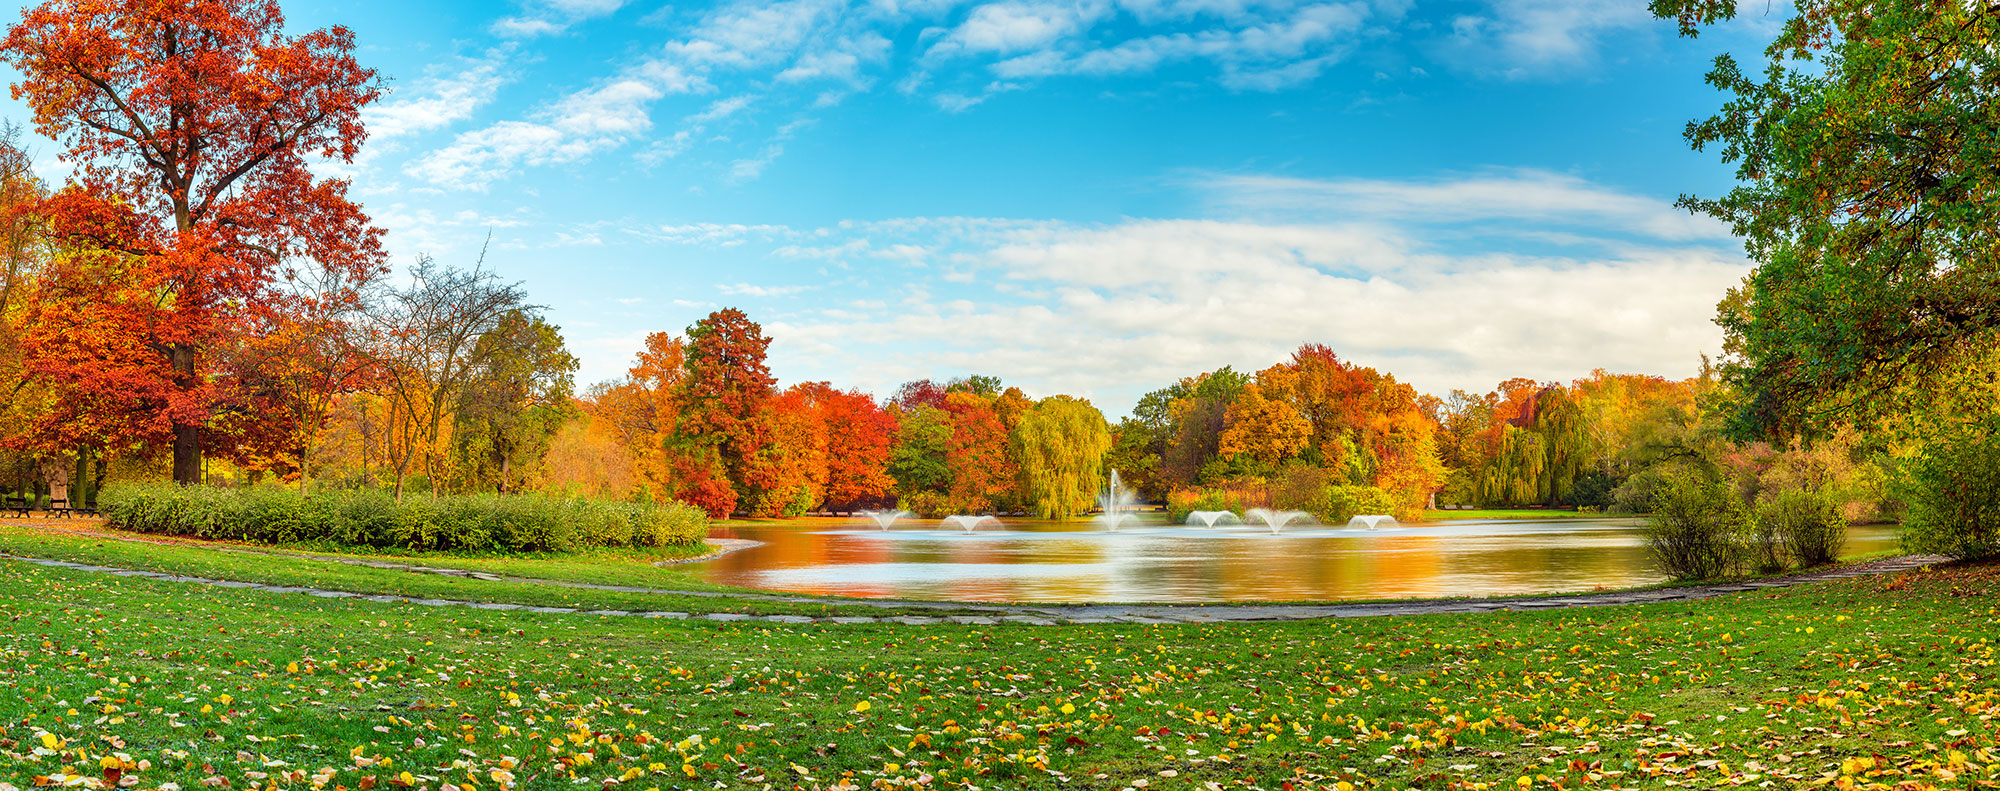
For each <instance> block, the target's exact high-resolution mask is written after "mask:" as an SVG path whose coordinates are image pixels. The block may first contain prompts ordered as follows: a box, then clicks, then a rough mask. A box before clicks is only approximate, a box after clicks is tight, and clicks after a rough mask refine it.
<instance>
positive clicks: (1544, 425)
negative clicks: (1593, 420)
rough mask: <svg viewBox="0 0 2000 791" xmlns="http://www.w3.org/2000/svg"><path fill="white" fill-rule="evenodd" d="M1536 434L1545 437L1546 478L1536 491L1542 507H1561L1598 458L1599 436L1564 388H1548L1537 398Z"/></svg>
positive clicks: (1543, 460)
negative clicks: (1577, 482)
mask: <svg viewBox="0 0 2000 791" xmlns="http://www.w3.org/2000/svg"><path fill="white" fill-rule="evenodd" d="M1535 433H1536V434H1539V435H1541V438H1542V479H1541V480H1540V481H1538V482H1537V486H1536V489H1538V490H1539V491H1538V493H1539V494H1540V495H1541V497H1540V499H1541V501H1542V504H1544V505H1549V506H1555V505H1561V504H1562V503H1563V502H1564V501H1566V500H1568V499H1569V496H1570V494H1571V493H1572V492H1574V491H1575V490H1576V478H1577V476H1578V475H1581V474H1582V473H1583V466H1584V465H1585V464H1586V463H1588V462H1589V461H1590V459H1591V458H1593V457H1594V456H1595V450H1596V448H1595V444H1596V443H1595V442H1594V438H1595V433H1594V432H1592V431H1591V425H1590V419H1589V416H1587V415H1585V414H1584V411H1583V408H1582V406H1580V405H1579V404H1577V402H1576V399H1575V398H1572V397H1570V394H1569V390H1568V389H1566V388H1562V387H1551V388H1548V389H1545V390H1543V391H1542V392H1541V394H1540V395H1538V396H1536V398H1535Z"/></svg>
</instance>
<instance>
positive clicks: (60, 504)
mask: <svg viewBox="0 0 2000 791" xmlns="http://www.w3.org/2000/svg"><path fill="white" fill-rule="evenodd" d="M42 512H43V513H45V514H48V516H49V518H50V519H56V518H60V517H65V516H69V501H68V500H58V499H55V498H53V497H52V498H49V507H47V508H44V509H42Z"/></svg>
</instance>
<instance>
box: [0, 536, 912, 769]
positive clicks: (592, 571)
mask: <svg viewBox="0 0 2000 791" xmlns="http://www.w3.org/2000/svg"><path fill="white" fill-rule="evenodd" d="M93 529H102V528H98V527H93ZM230 546H231V545H220V544H214V543H204V544H185V545H183V544H157V543H140V542H134V541H117V540H110V539H103V538H93V537H91V536H88V535H82V534H77V533H74V532H70V531H67V530H63V529H48V528H36V527H19V526H0V552H11V553H15V554H20V555H26V556H30V557H39V558H51V559H55V560H67V561H72V562H76V563H89V564H93V565H102V566H111V567H115V568H128V569H137V570H141V571H156V572H165V573H173V574H183V575H189V576H199V577H208V578H212V579H225V580H238V581H243V582H256V583H262V584H267V585H298V586H304V587H314V588H324V589H328V590H342V591H352V592H355V593H380V594H387V595H392V596H404V597H408V598H412V599H424V598H433V599H460V600H467V601H482V602H499V603H505V604H520V605H526V606H546V607H575V608H580V609H593V610H633V611H638V610H672V611H680V612H690V613H706V612H720V611H727V612H745V613H756V614H798V615H884V614H894V613H895V612H896V611H895V610H884V609H882V608H878V607H869V608H860V607H854V606H848V605H841V604H839V600H837V599H829V600H827V601H826V603H824V604H822V603H817V602H814V603H803V604H800V603H786V602H767V601H758V600H756V599H746V598H737V597H730V598H715V597H705V596H688V595H676V594H674V593H626V592H619V591H600V590H591V589H586V588H564V587H557V586H551V585H537V584H530V583H513V582H493V581H487V580H477V579H465V578H460V577H448V576H442V575H437V574H424V573H414V572H410V571H402V570H395V569H378V568H370V567H367V566H355V565H347V564H342V563H335V562H332V561H328V560H324V559H316V558H311V557H305V556H304V555H303V554H302V553H300V552H292V551H286V550H282V549H273V548H269V547H256V548H254V549H255V551H254V552H229V551H222V550H224V549H228V548H230ZM315 554H333V553H315ZM342 556H344V557H355V558H369V559H377V560H387V561H391V562H398V563H411V564H415V565H423V566H437V567H444V568H464V569H469V570H475V571H485V572H490V573H493V574H501V575H512V576H521V577H530V578H536V579H548V580H561V581H571V582H583V583H589V584H596V585H622V586H631V587H647V588H656V589H661V590H665V591H728V590H733V589H730V588H725V587H721V586H717V585H714V584H711V583H707V582H703V581H701V580H698V579H695V578H694V577H692V576H691V575H688V574H686V573H683V572H681V571H678V570H676V569H674V568H673V567H671V566H670V567H667V568H656V567H654V566H653V565H651V562H650V561H649V559H648V558H649V557H650V556H648V555H645V554H643V553H634V552H622V551H613V552H602V553H576V554H572V555H564V556H552V557H549V558H518V557H517V558H462V557H449V556H436V555H426V556H423V557H421V558H409V557H380V556H368V555H352V554H349V555H342ZM759 593H761V592H759ZM911 612H912V613H916V612H917V611H914V610H913V611H911ZM920 614H924V615H935V614H937V611H935V610H924V611H922V612H921V613H920ZM0 791H4V790H0Z"/></svg>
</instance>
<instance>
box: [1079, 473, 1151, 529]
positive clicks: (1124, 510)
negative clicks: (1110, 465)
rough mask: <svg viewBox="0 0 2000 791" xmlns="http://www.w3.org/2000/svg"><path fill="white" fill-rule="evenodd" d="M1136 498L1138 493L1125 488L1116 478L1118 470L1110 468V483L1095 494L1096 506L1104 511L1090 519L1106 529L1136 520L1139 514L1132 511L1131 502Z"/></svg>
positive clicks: (1116, 527)
mask: <svg viewBox="0 0 2000 791" xmlns="http://www.w3.org/2000/svg"><path fill="white" fill-rule="evenodd" d="M1137 500H1138V495H1137V494H1136V493H1134V492H1133V491H1132V490H1131V489H1127V488H1125V484H1124V482H1123V481H1120V480H1119V479H1118V471H1117V470H1112V471H1111V483H1110V485H1108V486H1106V487H1105V489H1104V493H1103V494H1100V495H1098V496H1097V507H1099V508H1102V509H1104V513H1102V514H1098V515H1097V516H1094V517H1091V519H1090V521H1092V522H1097V523H1099V524H1102V525H1104V528H1105V529H1106V530H1117V529H1118V527H1119V525H1122V524H1124V523H1126V522H1137V521H1139V515H1138V514H1135V513H1133V512H1132V504H1133V503H1134V502H1136V501H1137Z"/></svg>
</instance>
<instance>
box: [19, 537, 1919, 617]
mask: <svg viewBox="0 0 2000 791" xmlns="http://www.w3.org/2000/svg"><path fill="white" fill-rule="evenodd" d="M104 537H107V538H116V537H114V536H110V535H105V536H104ZM729 549H730V548H729V547H723V548H722V550H721V551H729ZM224 551H231V552H245V553H250V554H264V553H258V552H256V551H254V550H244V549H229V550H224ZM284 556H285V557H309V558H315V559H320V560H326V561H331V562H336V563H346V564H352V565H360V566H369V567H372V568H385V569H396V570H403V571H411V572H420V573H430V574H444V575H448V576H457V577H465V578H469V579H479V580H487V581H491V582H513V583H522V584H528V585H549V586H556V587H564V588H581V589H588V590H602V591H614V592H618V593H651V594H667V595H674V596H693V597H700V598H712V599H727V600H734V601H757V602H773V603H784V604H803V605H830V606H844V607H861V608H878V609H895V610H919V611H921V610H937V611H941V612H940V614H938V615H935V616H925V615H909V614H906V613H898V614H891V615H881V616H820V617H815V616H806V615H756V614H750V613H741V612H711V613H689V612H674V611H650V612H635V611H627V610H580V609H576V608H571V607H531V606H526V605H520V604H500V603H494V602H476V601H465V600H458V599H411V598H407V597H401V596H389V595H380V594H375V595H369V594H360V593H355V592H352V591H339V590H322V589H318V588H303V587H296V586H288V585H263V584H258V583H252V582H238V581H232V580H217V579H208V578H206V577H189V576H181V575H175V574H165V573H160V572H152V571H139V570H136V569H121V568H113V567H109V566H94V565H90V564H87V563H71V562H69V561H63V560H50V559H47V558H35V557H23V556H18V555H4V554H0V558H6V559H8V560H15V561H20V562H24V563H33V564H36V565H41V566H50V567H54V568H66V569H74V570H78V571H90V572H99V573H106V574H113V575H117V576H121V577H142V578H145V579H153V580H161V581H165V582H182V583H190V584H195V585H207V586H211V587H217V588H248V589H252V590H259V591H264V592H267V593H298V594H304V595H307V596H315V597H319V598H323V599H363V600H366V601H373V602H382V603H396V602H409V603H413V604H421V605H426V606H432V607H469V608H472V609H480V610H522V611H526V612H536V613H554V614H577V615H595V616H606V617H634V618H670V619H695V620H706V621H718V622H744V621H747V622H759V623H775V624H814V623H824V624H880V623H892V624H907V625H913V626H914V625H921V624H934V623H957V624H969V625H982V626H991V625H996V624H1001V623H1022V624H1034V625H1038V626H1053V625H1058V624H1102V623H1138V624H1188V623H1247V622H1268V621H1309V620H1318V619H1323V618H1365V617H1372V616H1383V615H1427V614H1436V613H1480V612H1493V611H1497V610H1508V611H1516V612H1519V611H1526V610H1553V609H1566V608H1575V607H1612V606H1617V605H1624V604H1650V603H1658V602H1672V601H1695V600H1700V599H1708V598H1714V597H1716V596H1722V595H1726V594H1730V593H1744V592H1749V591H1756V590H1765V589H1772V588H1788V587H1792V586H1795V585H1805V584H1808V583H1814V582H1825V581H1829V580H1839V579H1851V578H1854V577H1864V576H1869V575H1875V574H1893V573H1897V572H1902V571H1908V570H1911V569H1915V568H1919V567H1922V566H1927V565H1931V564H1935V563H1942V562H1944V561H1945V560H1947V559H1946V558H1944V557H1941V556H1937V555H1905V556H1902V557H1895V558H1887V559H1883V560H1877V561H1873V562H1869V563H1861V564H1855V565H1849V566H1841V567H1837V568H1832V569H1827V570H1822V571H1814V572H1807V573H1801V574H1793V575H1789V576H1783V577H1770V578H1766V579H1759V580H1751V581H1747V582H1739V583H1723V584H1712V585H1690V586H1684V587H1674V588H1659V589H1654V590H1638V591H1613V592H1607V593H1585V594H1578V595H1573V596H1558V597H1539V598H1531V597H1515V598H1491V599H1420V600H1406V601H1388V602H1371V603H1361V604H1214V605H1171V604H1157V605H1151V604H1078V605H993V604H967V603H960V602H935V601H907V600H889V599H825V598H815V597H808V596H782V595H772V594H746V593H725V592H716V591H682V590H663V589H657V588H642V587H632V586H624V585H595V584H591V583H583V582H568V581H562V580H546V579H533V578H528V577H512V576H500V575H494V574H486V573H482V572H476V571H467V570H464V569H448V568H438V567H434V566H420V565H414V564H406V563H396V562H391V561H378V560H367V559H360V558H344V557H338V556H333V555H300V554H295V553H285V555H284Z"/></svg>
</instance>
